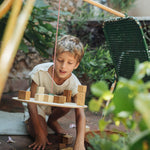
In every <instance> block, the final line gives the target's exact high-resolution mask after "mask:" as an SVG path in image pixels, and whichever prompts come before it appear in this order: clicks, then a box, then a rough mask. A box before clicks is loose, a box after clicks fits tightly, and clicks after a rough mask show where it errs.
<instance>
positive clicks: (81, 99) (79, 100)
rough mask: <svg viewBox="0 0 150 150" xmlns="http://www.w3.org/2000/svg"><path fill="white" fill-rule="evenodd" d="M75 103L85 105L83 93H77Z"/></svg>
mask: <svg viewBox="0 0 150 150" xmlns="http://www.w3.org/2000/svg"><path fill="white" fill-rule="evenodd" d="M76 103H77V105H81V106H84V105H85V93H78V94H77V101H76Z"/></svg>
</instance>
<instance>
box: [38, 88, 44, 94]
mask: <svg viewBox="0 0 150 150" xmlns="http://www.w3.org/2000/svg"><path fill="white" fill-rule="evenodd" d="M44 92H45V87H42V86H38V87H37V89H36V93H39V94H44Z"/></svg>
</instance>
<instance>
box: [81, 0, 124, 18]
mask: <svg viewBox="0 0 150 150" xmlns="http://www.w3.org/2000/svg"><path fill="white" fill-rule="evenodd" d="M84 1H85V2H88V3H90V4H92V5H94V6H96V7H99V8H101V9H103V10H105V11H107V12H109V13H111V14H114V15H116V16H118V17H125V15H124V14H123V13H120V12H119V11H116V10H114V9H111V8H109V7H107V6H105V5H102V4H100V3H98V2H95V1H93V0H84Z"/></svg>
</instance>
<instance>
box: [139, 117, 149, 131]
mask: <svg viewBox="0 0 150 150" xmlns="http://www.w3.org/2000/svg"><path fill="white" fill-rule="evenodd" d="M139 129H140V130H141V131H144V130H147V129H148V128H147V125H146V123H145V121H144V119H143V118H142V119H141V120H140V122H139Z"/></svg>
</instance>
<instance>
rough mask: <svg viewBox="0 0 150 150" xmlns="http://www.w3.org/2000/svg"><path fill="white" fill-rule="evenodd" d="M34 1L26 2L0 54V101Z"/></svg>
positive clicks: (28, 0)
mask: <svg viewBox="0 0 150 150" xmlns="http://www.w3.org/2000/svg"><path fill="white" fill-rule="evenodd" d="M34 2H35V0H27V2H26V5H25V6H24V8H23V10H22V12H21V13H20V15H19V16H18V19H17V22H16V27H15V29H14V30H13V34H12V35H11V38H10V40H9V41H8V42H7V44H6V46H5V47H4V50H2V51H3V53H1V54H0V84H1V85H0V100H1V96H2V93H3V89H4V87H5V83H6V81H7V77H8V74H9V71H10V69H11V67H12V64H13V61H14V58H15V56H16V53H17V50H18V46H19V44H20V42H21V39H22V37H23V34H24V31H25V28H26V25H27V23H28V19H29V16H30V14H31V12H32V9H33V6H34Z"/></svg>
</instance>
